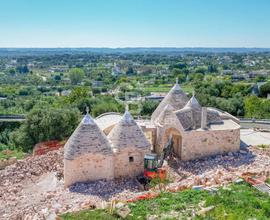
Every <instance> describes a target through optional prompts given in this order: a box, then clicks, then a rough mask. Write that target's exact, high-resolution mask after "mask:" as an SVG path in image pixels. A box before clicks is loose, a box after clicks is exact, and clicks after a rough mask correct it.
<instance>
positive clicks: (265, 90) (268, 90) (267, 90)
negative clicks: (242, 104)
mask: <svg viewBox="0 0 270 220" xmlns="http://www.w3.org/2000/svg"><path fill="white" fill-rule="evenodd" d="M259 90H260V96H261V97H267V94H270V82H267V83H265V84H264V85H262V86H261V87H260V89H259Z"/></svg>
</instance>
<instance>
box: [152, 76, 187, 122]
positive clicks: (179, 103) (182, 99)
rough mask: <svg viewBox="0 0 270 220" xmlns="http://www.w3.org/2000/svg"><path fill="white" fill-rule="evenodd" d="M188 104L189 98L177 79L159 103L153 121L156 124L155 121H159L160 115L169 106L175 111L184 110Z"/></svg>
mask: <svg viewBox="0 0 270 220" xmlns="http://www.w3.org/2000/svg"><path fill="white" fill-rule="evenodd" d="M187 102H188V97H187V95H186V94H185V92H183V90H182V89H181V87H180V85H179V84H178V78H176V82H175V85H174V86H173V87H172V89H171V90H170V91H169V92H168V94H167V95H166V96H165V97H164V99H163V100H162V101H161V102H160V103H159V105H158V107H157V108H156V110H155V111H154V112H153V114H152V116H151V121H152V122H155V120H156V119H158V116H159V115H160V113H161V112H163V110H164V109H165V107H166V106H167V105H168V104H169V105H170V106H172V108H173V109H174V110H179V109H182V108H183V107H184V106H185V105H186V103H187Z"/></svg>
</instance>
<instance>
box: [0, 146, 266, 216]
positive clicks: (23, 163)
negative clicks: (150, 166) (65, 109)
mask: <svg viewBox="0 0 270 220" xmlns="http://www.w3.org/2000/svg"><path fill="white" fill-rule="evenodd" d="M169 165H170V166H168V165H165V168H167V170H168V173H169V177H170V179H171V181H172V182H171V183H170V184H169V185H168V186H167V188H168V189H170V190H171V191H174V189H175V190H179V189H185V188H191V187H194V186H203V187H217V186H221V185H226V184H229V183H231V182H233V181H235V180H237V179H239V177H240V176H241V175H242V174H243V173H251V174H255V175H258V176H263V177H269V174H270V149H259V148H256V147H250V148H247V149H245V150H241V151H239V152H235V153H229V154H226V155H218V156H213V157H208V158H205V159H200V160H195V161H188V162H183V161H180V160H177V159H176V160H175V161H174V162H172V163H169ZM140 193H142V192H140V190H139V188H138V185H137V184H136V182H135V181H134V180H115V181H102V180H101V181H96V182H89V183H77V184H75V185H73V186H71V187H70V188H69V189H65V188H64V184H63V150H62V149H60V150H56V151H52V152H49V153H48V154H46V155H42V156H34V157H33V156H31V157H28V158H25V159H24V160H19V161H17V162H16V163H15V164H13V165H10V166H8V167H6V168H5V169H4V170H0V219H16V220H17V219H55V217H56V216H57V215H58V214H60V213H65V212H73V211H78V210H82V209H87V208H96V207H97V208H104V207H107V206H108V202H109V201H110V200H117V201H126V200H128V199H132V198H135V197H136V196H138V195H139V194H140Z"/></svg>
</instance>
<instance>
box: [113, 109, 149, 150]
mask: <svg viewBox="0 0 270 220" xmlns="http://www.w3.org/2000/svg"><path fill="white" fill-rule="evenodd" d="M108 139H109V140H110V141H111V143H112V147H113V148H114V149H123V148H126V147H133V148H140V149H150V148H151V144H150V143H149V141H148V140H147V138H146V136H145V135H144V133H143V131H142V129H141V128H140V126H139V125H138V124H137V123H136V122H135V120H134V119H133V117H132V116H131V114H130V113H129V111H128V110H126V111H125V113H124V115H123V118H122V119H121V120H120V122H118V123H117V124H116V125H115V127H114V128H113V129H112V131H111V132H110V133H109V135H108Z"/></svg>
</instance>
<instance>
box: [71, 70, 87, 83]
mask: <svg viewBox="0 0 270 220" xmlns="http://www.w3.org/2000/svg"><path fill="white" fill-rule="evenodd" d="M84 75H85V74H84V71H83V70H82V69H80V68H72V69H71V70H70V71H69V78H70V80H71V83H72V84H74V85H76V84H78V83H80V82H81V81H82V79H83V77H84Z"/></svg>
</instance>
